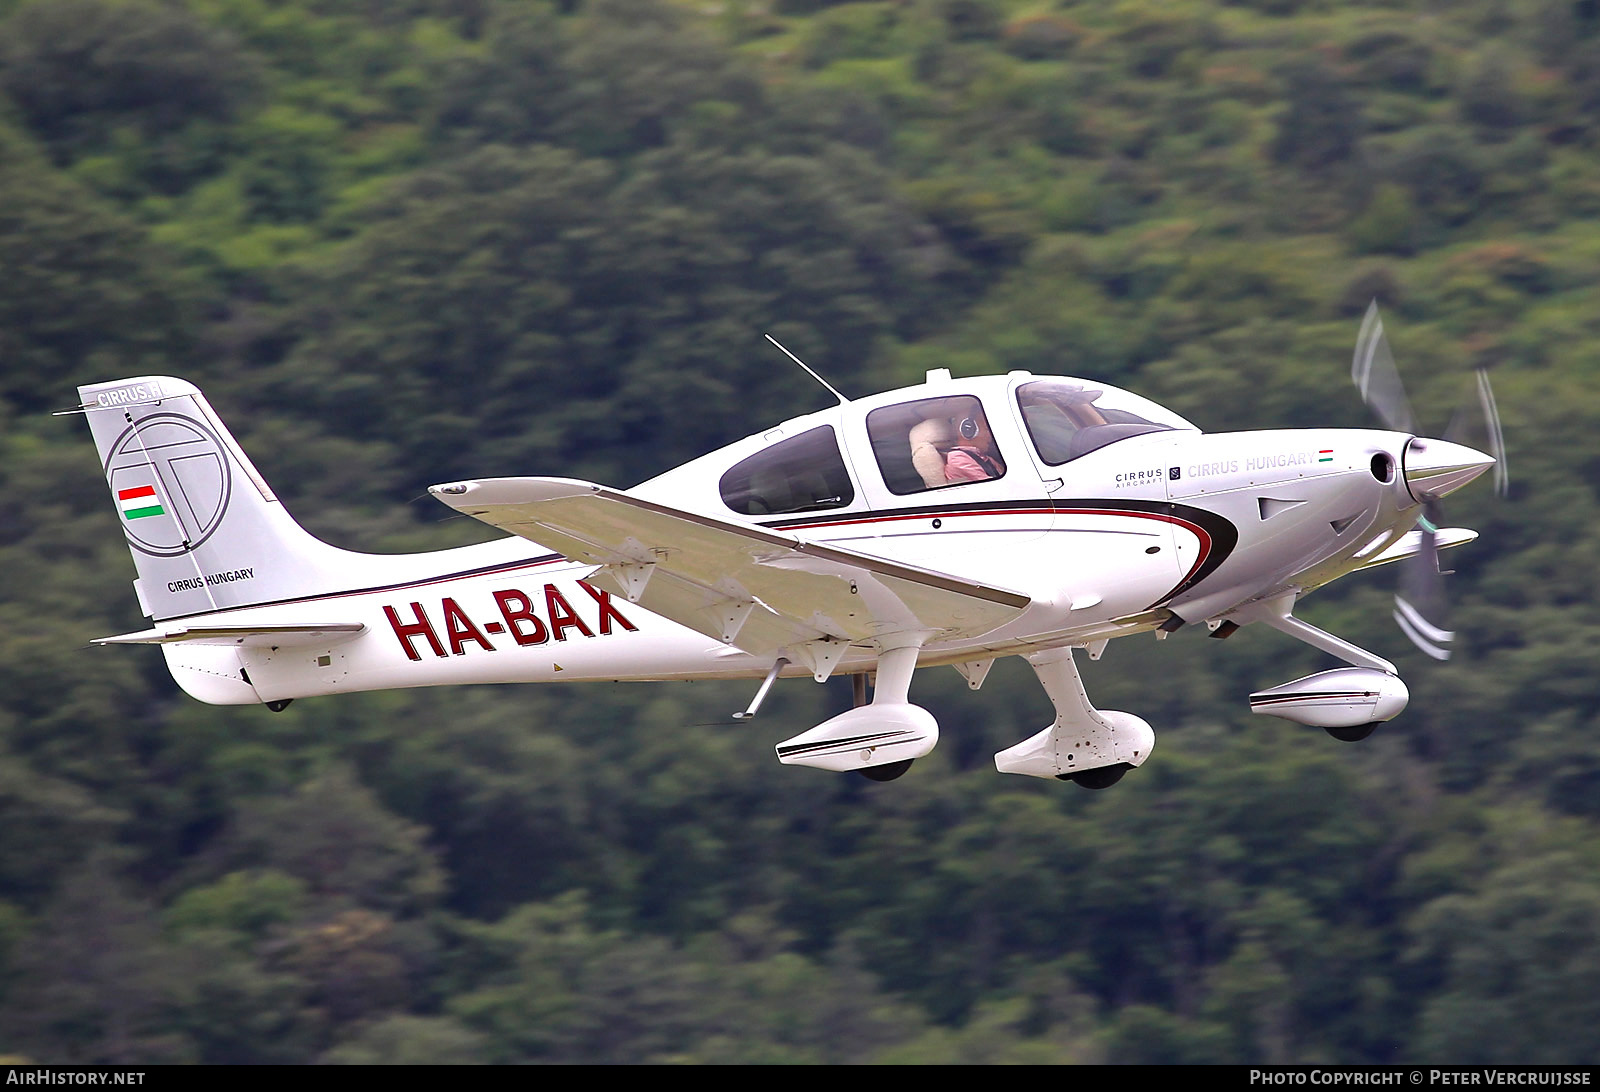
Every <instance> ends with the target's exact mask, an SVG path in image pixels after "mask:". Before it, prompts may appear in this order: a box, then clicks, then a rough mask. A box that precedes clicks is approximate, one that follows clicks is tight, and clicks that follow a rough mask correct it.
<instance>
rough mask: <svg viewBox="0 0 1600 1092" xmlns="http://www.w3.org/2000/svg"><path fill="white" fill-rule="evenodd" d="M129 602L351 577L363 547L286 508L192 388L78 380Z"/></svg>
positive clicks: (155, 611)
mask: <svg viewBox="0 0 1600 1092" xmlns="http://www.w3.org/2000/svg"><path fill="white" fill-rule="evenodd" d="M78 395H79V399H80V404H81V405H82V406H83V409H84V412H85V414H86V415H87V416H88V418H89V428H90V430H91V431H92V432H93V433H94V443H95V448H96V449H97V450H98V451H99V453H100V462H101V465H102V466H103V467H104V468H105V474H106V481H107V483H108V484H109V485H110V487H111V498H112V501H113V503H114V504H115V505H116V510H117V520H118V522H119V523H120V524H121V525H122V532H123V534H124V535H126V536H127V539H128V548H129V549H130V550H131V551H132V553H133V561H134V565H135V566H136V568H137V569H138V572H139V579H138V581H136V582H135V585H134V587H135V589H136V590H137V592H138V595H139V605H140V607H141V609H143V611H144V613H145V614H146V615H148V616H149V617H151V618H154V619H157V620H161V619H166V618H175V617H181V616H184V615H191V614H200V613H204V612H208V611H214V610H226V609H229V608H233V607H245V606H251V605H254V604H258V603H269V602H276V601H279V600H283V599H291V598H296V597H299V596H306V595H317V594H320V593H324V592H328V591H334V590H338V589H340V588H347V587H351V586H353V584H354V583H355V582H356V581H357V578H358V576H359V568H358V566H359V561H360V558H361V556H362V555H359V554H349V553H346V552H345V551H343V550H338V549H335V548H334V547H332V546H329V545H327V544H326V543H324V542H322V541H321V540H319V539H316V538H314V537H312V536H311V535H310V534H309V533H307V532H306V531H305V530H304V529H303V528H301V526H300V525H299V524H298V523H296V522H295V521H294V519H293V518H292V517H291V516H290V515H289V513H288V512H286V511H284V508H283V505H282V504H281V503H279V501H278V499H277V497H275V496H274V495H273V493H272V490H271V489H269V488H268V487H267V483H266V481H265V480H263V479H262V477H261V475H260V473H258V472H257V470H256V468H255V467H254V466H253V465H251V463H250V460H249V459H248V458H247V457H246V456H245V454H244V452H243V451H242V450H241V449H240V448H239V445H238V443H237V442H236V441H235V440H234V438H233V436H232V435H231V434H229V432H228V430H227V428H226V427H224V426H223V424H222V422H221V420H219V419H218V417H217V415H216V413H215V412H213V411H212V409H211V406H210V405H209V404H208V403H207V402H206V399H205V396H204V395H202V394H201V393H200V391H199V389H198V388H197V387H195V386H194V385H193V384H192V383H187V382H185V381H184V380H181V379H172V378H168V377H165V376H144V377H141V378H138V379H123V380H118V381H116V382H111V383H97V384H93V385H90V386H85V387H79V388H78Z"/></svg>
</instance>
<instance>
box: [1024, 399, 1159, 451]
mask: <svg viewBox="0 0 1600 1092" xmlns="http://www.w3.org/2000/svg"><path fill="white" fill-rule="evenodd" d="M1104 393H1105V392H1104V391H1101V390H1096V389H1094V388H1093V387H1085V386H1082V385H1081V384H1078V383H1069V382H1066V381H1063V380H1060V379H1041V380H1038V381H1036V382H1033V383H1024V384H1023V385H1022V386H1020V387H1018V388H1017V407H1018V408H1019V409H1021V410H1022V422H1023V424H1024V425H1026V426H1027V429H1028V437H1029V439H1031V440H1032V441H1033V446H1034V448H1035V449H1036V450H1037V451H1038V452H1039V458H1040V459H1042V460H1044V462H1045V463H1046V464H1048V465H1050V466H1060V465H1061V464H1062V463H1068V462H1071V461H1072V460H1073V459H1077V458H1081V457H1082V456H1084V455H1087V454H1089V452H1091V451H1096V450H1099V449H1100V448H1102V447H1105V446H1106V445H1107V444H1114V443H1116V442H1117V441H1118V440H1126V439H1127V438H1128V437H1130V436H1142V435H1144V434H1145V433H1147V432H1167V431H1170V430H1171V429H1172V426H1171V425H1162V424H1157V423H1156V422H1154V421H1150V420H1146V419H1145V418H1143V417H1140V416H1139V415H1138V414H1136V413H1132V412H1129V411H1128V410H1118V409H1110V408H1106V407H1102V406H1098V405H1096V404H1095V403H1096V402H1097V401H1098V400H1099V398H1100V396H1101V395H1103V394H1104Z"/></svg>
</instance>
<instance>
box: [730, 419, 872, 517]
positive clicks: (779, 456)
mask: <svg viewBox="0 0 1600 1092" xmlns="http://www.w3.org/2000/svg"><path fill="white" fill-rule="evenodd" d="M717 488H718V489H720V490H721V492H722V503H723V504H726V505H727V506H728V507H729V508H731V509H732V510H733V511H735V512H738V513H739V514H740V515H742V516H770V515H777V514H779V513H783V512H815V511H821V510H823V509H827V508H843V507H844V506H845V505H847V504H849V503H850V502H851V501H853V500H855V496H856V494H855V490H854V489H852V488H851V486H850V474H849V471H847V470H845V466H844V458H843V456H841V455H840V454H839V438H838V437H837V436H836V435H835V434H834V431H833V426H832V425H823V426H822V427H821V428H814V429H811V430H810V431H809V432H802V433H801V434H800V435H798V436H792V437H790V438H789V439H787V440H780V441H778V442H777V443H775V444H773V445H772V446H771V447H768V448H765V449H763V450H761V451H758V452H756V453H755V454H754V455H752V456H750V457H749V458H748V459H744V460H741V461H740V462H737V463H735V464H734V465H733V467H732V468H730V469H729V470H728V472H727V473H726V474H724V475H722V480H721V481H720V482H718V483H717Z"/></svg>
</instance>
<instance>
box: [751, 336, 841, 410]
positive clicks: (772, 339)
mask: <svg viewBox="0 0 1600 1092" xmlns="http://www.w3.org/2000/svg"><path fill="white" fill-rule="evenodd" d="M766 338H767V340H768V341H770V342H772V343H773V344H774V345H776V346H777V347H778V348H779V349H781V350H782V351H783V355H784V356H786V357H788V358H789V359H790V360H792V361H794V362H795V363H796V364H798V365H800V366H801V367H802V368H804V369H805V370H806V374H807V375H809V376H810V377H811V378H812V379H815V380H816V381H817V382H818V383H821V384H822V385H823V386H824V387H827V388H828V391H829V393H830V394H832V395H833V396H834V397H835V398H837V399H838V400H839V404H840V405H841V406H844V405H848V404H849V402H850V399H848V398H846V397H845V396H844V395H842V394H840V393H839V390H838V388H837V387H835V386H834V385H833V384H832V383H829V382H828V381H827V380H826V379H824V378H822V376H820V375H818V374H817V373H816V372H814V371H812V370H811V367H810V365H808V364H807V363H806V362H805V361H804V360H801V359H800V358H799V357H797V356H795V355H794V354H793V353H791V352H790V351H789V350H788V349H784V348H783V342H781V341H779V340H778V339H777V338H775V337H773V336H772V335H771V334H767V335H766Z"/></svg>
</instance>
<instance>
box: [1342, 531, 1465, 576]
mask: <svg viewBox="0 0 1600 1092" xmlns="http://www.w3.org/2000/svg"><path fill="white" fill-rule="evenodd" d="M1477 537H1478V532H1476V531H1472V530H1468V529H1467V528H1465V527H1441V528H1440V529H1439V531H1438V533H1437V534H1436V535H1435V536H1434V540H1433V544H1434V546H1435V547H1437V548H1438V549H1441V550H1447V549H1449V548H1450V547H1451V546H1461V545H1463V544H1465V543H1468V542H1471V541H1472V540H1473V539H1475V538H1477ZM1421 549H1422V532H1421V531H1407V532H1406V533H1405V534H1403V535H1401V536H1400V537H1399V538H1398V539H1396V540H1395V541H1394V542H1393V543H1391V544H1390V545H1389V548H1388V549H1386V550H1384V551H1383V552H1382V553H1380V554H1376V555H1374V556H1372V557H1369V558H1368V559H1367V560H1366V561H1365V562H1363V563H1362V566H1361V567H1362V568H1363V569H1375V568H1377V567H1378V566H1379V565H1389V564H1391V563H1393V562H1396V561H1404V560H1405V559H1406V558H1408V557H1411V556H1413V555H1415V554H1416V553H1418V552H1419V551H1420V550H1421Z"/></svg>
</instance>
